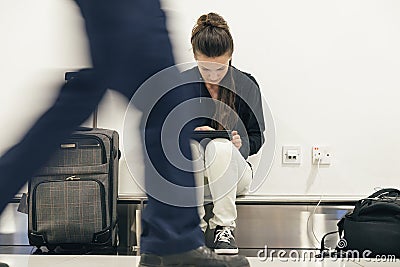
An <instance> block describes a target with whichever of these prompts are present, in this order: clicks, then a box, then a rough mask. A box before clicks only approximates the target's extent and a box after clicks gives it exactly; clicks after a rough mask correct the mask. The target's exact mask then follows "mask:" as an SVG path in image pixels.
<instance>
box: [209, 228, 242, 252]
mask: <svg viewBox="0 0 400 267" xmlns="http://www.w3.org/2000/svg"><path fill="white" fill-rule="evenodd" d="M214 252H215V253H217V254H238V253H239V249H238V247H237V246H236V242H235V237H234V236H233V231H232V229H231V228H230V227H227V226H217V228H215V233H214Z"/></svg>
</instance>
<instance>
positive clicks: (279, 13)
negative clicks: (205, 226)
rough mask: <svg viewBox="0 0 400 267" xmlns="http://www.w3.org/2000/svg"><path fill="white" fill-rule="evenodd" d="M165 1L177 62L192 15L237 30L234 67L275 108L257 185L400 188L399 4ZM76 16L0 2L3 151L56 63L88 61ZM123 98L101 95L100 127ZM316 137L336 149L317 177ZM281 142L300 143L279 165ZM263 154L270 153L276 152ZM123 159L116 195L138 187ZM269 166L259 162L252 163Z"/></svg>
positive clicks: (184, 57) (55, 77) (61, 7)
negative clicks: (217, 19) (292, 160)
mask: <svg viewBox="0 0 400 267" xmlns="http://www.w3.org/2000/svg"><path fill="white" fill-rule="evenodd" d="M163 5H164V7H165V9H166V11H167V14H168V15H169V16H170V17H171V18H170V20H169V26H170V31H171V39H172V41H173V44H174V47H175V53H176V59H177V62H187V61H191V60H192V54H191V53H192V52H191V50H190V42H189V38H190V31H191V29H192V27H193V25H194V23H195V21H196V19H197V17H198V16H200V15H201V14H203V13H207V12H211V11H213V12H217V13H220V14H221V15H222V16H223V17H224V18H225V19H226V20H227V21H228V23H229V25H230V27H231V31H232V33H233V36H234V39H235V46H236V49H235V53H234V56H233V63H234V65H235V66H236V67H238V68H239V69H241V70H244V71H247V72H250V73H252V74H253V75H254V76H255V77H256V79H257V81H258V82H259V84H260V86H261V88H262V93H263V96H264V97H265V99H266V101H267V102H268V104H269V108H270V110H271V111H272V114H273V117H274V123H275V124H274V125H275V127H276V144H275V146H276V155H275V159H274V162H273V164H272V168H271V171H270V173H269V175H268V177H267V178H266V180H265V182H264V183H263V184H262V185H261V187H260V188H258V190H257V191H256V193H257V194H272V195H312V194H325V195H341V196H343V197H345V196H347V195H366V194H369V193H371V192H372V191H373V189H374V187H385V186H393V187H400V179H398V177H399V168H400V164H399V163H400V158H399V156H398V155H397V153H399V151H400V142H399V136H400V125H399V123H398V115H399V114H400V105H398V103H397V102H398V99H399V97H400V92H399V90H398V89H399V88H400V81H399V79H398V75H397V74H398V73H400V50H399V49H398V47H400V17H399V16H398V14H400V2H399V1H396V0H392V1H389V0H386V1H382V0H336V1H326V0H302V1H298V0H280V1H276V0H275V1H273V0H248V1H238V0H220V1H211V0H203V1H195V0H185V1H173V0H163ZM81 23H82V20H81V18H80V15H79V12H78V10H77V9H76V7H75V6H74V4H73V1H70V0H57V1H54V0H36V1H34V3H33V2H32V1H26V0H25V1H11V0H1V1H0V32H1V42H0V73H1V74H0V75H1V80H2V82H1V90H0V112H1V113H0V114H1V115H0V124H1V125H3V131H2V136H1V139H0V150H1V151H4V149H5V148H7V147H9V146H10V145H11V144H12V143H14V142H16V140H18V137H19V136H20V135H21V134H22V133H23V132H24V130H25V129H26V128H27V127H29V125H30V124H31V123H32V122H33V120H34V119H35V118H37V116H39V114H40V113H41V112H43V110H45V109H46V108H47V107H48V105H49V104H50V103H51V100H52V99H53V97H54V95H55V93H56V92H57V89H56V86H55V85H56V84H58V83H61V82H62V79H63V72H64V71H65V70H71V69H76V68H80V67H84V66H89V65H90V60H89V58H88V56H87V53H86V52H87V47H86V38H85V36H84V33H83V30H82V24H81ZM126 105H127V102H126V100H124V99H123V98H122V97H121V96H119V95H118V94H116V93H109V94H107V96H106V98H105V100H104V101H103V102H102V104H101V106H100V113H99V126H101V127H108V128H114V129H117V130H119V131H120V132H122V120H123V114H124V111H125V109H126ZM266 111H268V109H267V108H266ZM16 122H18V123H16ZM4 129H7V130H4ZM315 144H319V145H330V146H331V148H332V150H333V159H332V164H331V165H330V166H329V167H323V168H321V169H320V171H319V175H317V170H316V167H315V166H314V165H311V147H312V145H315ZM268 145H271V144H270V143H267V146H268ZM282 145H300V146H301V147H302V152H303V155H302V156H303V160H302V164H301V165H299V166H295V167H290V166H284V165H282V164H281V157H282V156H281V148H282ZM267 146H266V147H267ZM261 153H262V154H264V153H266V155H271V157H272V153H273V151H272V149H271V148H270V147H268V149H265V148H264V149H263V150H262V151H261ZM124 166H125V163H124V162H122V170H121V185H120V192H138V189H137V187H135V184H134V182H133V180H132V179H131V178H130V175H129V172H128V171H127V169H126V167H124ZM268 166H269V162H263V161H261V162H260V164H259V169H262V168H264V169H268ZM258 175H260V174H258ZM262 178H263V177H257V179H258V180H261V179H262Z"/></svg>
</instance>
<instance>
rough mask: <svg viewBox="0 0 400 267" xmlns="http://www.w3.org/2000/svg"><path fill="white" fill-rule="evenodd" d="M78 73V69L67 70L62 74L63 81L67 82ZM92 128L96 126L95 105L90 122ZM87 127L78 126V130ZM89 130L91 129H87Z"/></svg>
mask: <svg viewBox="0 0 400 267" xmlns="http://www.w3.org/2000/svg"><path fill="white" fill-rule="evenodd" d="M78 75H79V71H67V72H66V73H65V75H64V79H65V82H66V83H67V82H68V81H70V80H72V79H74V78H75V77H77V76H78ZM92 127H93V129H94V128H97V106H96V108H95V109H94V111H93V124H92ZM85 129H87V128H86V127H79V128H78V130H85ZM87 130H91V129H87Z"/></svg>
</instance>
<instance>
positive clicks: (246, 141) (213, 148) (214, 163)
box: [186, 13, 265, 254]
mask: <svg viewBox="0 0 400 267" xmlns="http://www.w3.org/2000/svg"><path fill="white" fill-rule="evenodd" d="M191 43H192V48H193V54H194V58H195V60H196V61H197V67H194V68H192V69H190V70H188V71H186V73H188V74H189V75H192V76H193V77H195V76H196V75H197V76H198V81H201V82H199V83H198V84H196V89H195V90H198V92H199V94H200V99H199V103H200V105H201V106H202V107H203V108H204V109H205V110H207V111H209V113H210V115H209V117H208V118H204V120H201V123H202V124H201V125H199V127H197V128H196V130H210V131H212V130H231V131H232V138H231V140H228V139H222V138H217V139H213V140H211V141H208V142H200V143H199V142H196V141H193V142H192V144H191V145H192V153H193V159H194V162H195V164H194V165H195V178H196V182H197V184H198V187H199V188H200V189H201V190H199V192H200V193H199V198H200V200H199V203H200V206H199V215H200V219H201V223H200V226H201V228H202V230H203V231H204V232H205V231H206V229H207V223H206V222H205V220H204V218H203V217H204V214H205V211H204V205H202V204H203V203H204V189H209V191H210V195H208V194H205V195H206V199H207V197H210V198H211V199H212V202H213V204H214V208H213V214H214V215H213V217H212V218H211V219H210V220H209V229H211V230H213V231H214V245H213V246H214V247H213V248H214V251H215V252H216V253H220V254H236V253H238V248H237V246H236V243H235V238H234V235H233V230H234V229H235V226H236V225H235V220H236V217H237V211H236V204H235V200H236V196H238V195H242V194H246V193H247V192H248V190H249V188H250V184H251V181H252V177H253V170H252V168H251V165H250V164H249V163H248V162H247V161H246V160H247V158H248V156H250V155H252V154H255V153H257V152H258V151H259V149H260V148H261V146H262V144H263V143H264V136H263V132H264V129H265V126H264V117H263V113H262V104H261V93H260V89H259V88H258V85H257V83H256V81H255V79H254V78H253V77H252V76H251V75H250V74H247V73H244V72H241V71H239V70H238V69H236V68H234V67H231V61H232V53H233V39H232V36H231V33H230V31H229V27H228V25H227V23H226V21H225V20H224V19H223V18H222V17H221V16H219V15H218V14H215V13H209V14H207V15H202V16H201V17H200V18H199V19H198V21H197V24H196V25H195V27H194V28H193V30H192V37H191ZM197 86H198V87H197ZM205 179H206V180H207V181H208V186H206V187H204V180H205Z"/></svg>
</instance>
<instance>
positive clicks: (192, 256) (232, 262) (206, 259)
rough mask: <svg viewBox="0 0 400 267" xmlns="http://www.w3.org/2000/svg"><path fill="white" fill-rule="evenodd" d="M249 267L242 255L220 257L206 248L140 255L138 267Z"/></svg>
mask: <svg viewBox="0 0 400 267" xmlns="http://www.w3.org/2000/svg"><path fill="white" fill-rule="evenodd" d="M161 266H163V267H167V266H171V267H176V266H182V267H183V266H186V267H189V266H190V267H196V266H199V267H200V266H201V267H250V264H249V261H248V260H247V259H246V257H244V256H242V255H234V256H222V255H217V254H215V253H214V252H212V251H211V250H210V249H209V248H207V247H206V246H202V247H199V248H197V249H193V250H190V251H188V252H184V253H179V254H174V255H166V256H158V255H155V254H147V253H143V254H142V255H140V262H139V267H161Z"/></svg>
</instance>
